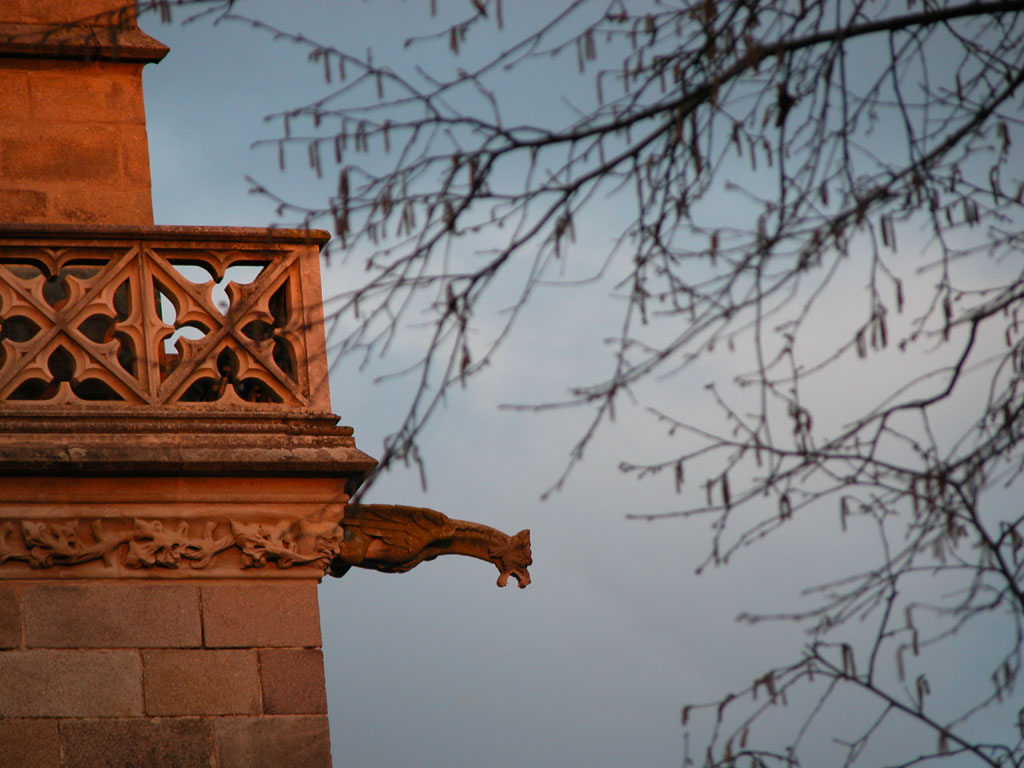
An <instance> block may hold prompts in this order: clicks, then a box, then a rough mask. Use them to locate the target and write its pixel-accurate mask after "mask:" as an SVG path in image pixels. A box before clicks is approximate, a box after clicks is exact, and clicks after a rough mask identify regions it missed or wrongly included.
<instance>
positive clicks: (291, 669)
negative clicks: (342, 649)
mask: <svg viewBox="0 0 1024 768" xmlns="http://www.w3.org/2000/svg"><path fill="white" fill-rule="evenodd" d="M260 678H261V680H262V681H263V711H264V712H266V713H267V714H268V715H326V714H327V692H326V687H325V685H324V657H323V653H321V652H320V651H319V650H317V649H313V648H302V649H291V648H286V649H272V650H262V651H260Z"/></svg>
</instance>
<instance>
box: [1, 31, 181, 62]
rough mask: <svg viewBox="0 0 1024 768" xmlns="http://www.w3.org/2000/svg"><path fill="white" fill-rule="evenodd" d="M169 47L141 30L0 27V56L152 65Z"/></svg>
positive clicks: (164, 54) (165, 53) (162, 56)
mask: <svg viewBox="0 0 1024 768" xmlns="http://www.w3.org/2000/svg"><path fill="white" fill-rule="evenodd" d="M169 50H170V48H168V47H167V46H166V45H164V44H163V43H161V42H160V41H158V40H155V39H154V38H152V37H150V36H149V35H147V34H146V33H145V32H143V31H142V30H140V29H132V28H126V29H118V28H116V27H96V26H77V25H76V26H72V25H68V24H10V23H8V24H0V57H8V58H30V59H51V60H52V59H70V60H78V61H83V60H84V61H97V60H98V61H127V62H141V63H144V64H146V63H155V62H158V61H160V60H161V59H163V58H164V56H166V55H167V53H168V51H169Z"/></svg>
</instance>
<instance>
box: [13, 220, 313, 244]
mask: <svg viewBox="0 0 1024 768" xmlns="http://www.w3.org/2000/svg"><path fill="white" fill-rule="evenodd" d="M0 239H3V240H54V239H60V240H103V241H107V240H115V241H121V240H139V239H142V240H161V241H174V242H177V241H181V242H238V243H281V244H288V243H292V244H294V243H315V244H316V245H317V246H319V247H320V248H323V246H324V245H326V244H327V241H328V240H330V239H331V233H330V232H328V231H326V230H323V229H292V228H287V227H197V226H182V225H167V224H154V225H143V226H105V225H102V226H97V225H94V226H83V225H80V224H74V225H72V224H17V223H0Z"/></svg>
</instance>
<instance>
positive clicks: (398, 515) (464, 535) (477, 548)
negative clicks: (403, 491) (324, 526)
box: [330, 504, 533, 589]
mask: <svg viewBox="0 0 1024 768" xmlns="http://www.w3.org/2000/svg"><path fill="white" fill-rule="evenodd" d="M341 526H342V527H343V528H344V529H345V537H344V539H343V541H342V542H341V548H340V552H339V554H338V555H337V556H336V557H335V558H334V560H333V561H332V562H331V566H330V574H331V575H332V576H339V577H340V576H344V575H345V574H346V573H347V572H348V569H349V568H351V567H352V566H357V567H359V568H371V569H373V570H376V571H383V572H384V573H404V572H405V571H408V570H411V569H412V568H415V567H416V566H417V565H419V564H420V563H422V562H423V561H424V560H433V559H434V558H435V557H438V556H439V555H468V556H470V557H476V558H479V559H480V560H486V561H488V562H490V563H494V565H495V566H496V567H497V568H498V571H499V573H500V575H499V576H498V586H499V587H504V586H505V585H506V584H507V583H508V577H509V576H515V578H516V580H517V581H518V582H519V587H520V589H522V588H524V587H525V586H526V585H527V584H529V583H530V573H529V571H528V570H527V568H528V567H529V566H530V565H532V564H533V556H532V554H531V552H530V532H529V531H520V532H519V533H517V534H516V535H515V536H508V535H507V534H504V533H502V532H501V531H498V530H495V529H494V528H491V527H490V526H487V525H480V524H479V523H468V522H465V521H463V520H452V519H451V518H449V517H447V516H446V515H443V514H441V513H440V512H436V511H434V510H433V509H424V508H423V507H402V506H394V505H389V504H352V505H349V506H347V507H345V516H344V518H342V521H341Z"/></svg>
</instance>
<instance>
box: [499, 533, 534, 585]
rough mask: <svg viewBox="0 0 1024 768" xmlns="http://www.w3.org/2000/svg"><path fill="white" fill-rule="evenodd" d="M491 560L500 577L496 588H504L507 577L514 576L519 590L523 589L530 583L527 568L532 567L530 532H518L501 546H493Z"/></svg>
mask: <svg viewBox="0 0 1024 768" xmlns="http://www.w3.org/2000/svg"><path fill="white" fill-rule="evenodd" d="M490 555H491V559H492V560H493V562H494V564H495V565H496V566H498V570H499V571H501V575H500V576H498V586H499V587H504V586H505V585H506V584H508V577H509V576H515V577H516V581H518V582H519V588H520V589H525V588H526V586H527V585H528V584H529V583H530V572H529V571H528V570H527V568H528V567H529V566H531V565H533V552H532V550H531V549H530V532H529V531H528V530H527V531H520V532H519V533H517V534H516V535H515V536H509V537H508V540H507V541H505V542H504V543H502V544H499V545H497V546H494V547H492V548H491V551H490Z"/></svg>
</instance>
